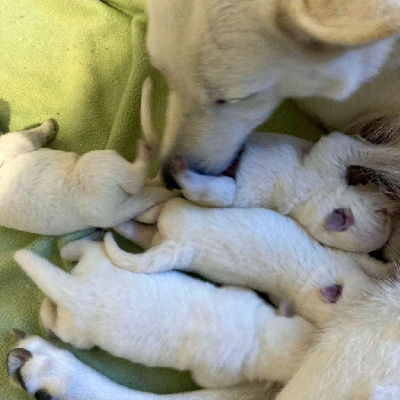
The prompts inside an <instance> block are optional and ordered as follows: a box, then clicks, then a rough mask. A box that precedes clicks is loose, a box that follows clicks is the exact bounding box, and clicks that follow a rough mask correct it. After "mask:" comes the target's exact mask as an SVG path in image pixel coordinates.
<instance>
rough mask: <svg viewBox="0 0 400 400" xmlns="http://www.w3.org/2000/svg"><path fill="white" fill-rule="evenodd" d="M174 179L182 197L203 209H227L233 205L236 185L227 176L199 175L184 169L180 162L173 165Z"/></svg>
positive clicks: (182, 163)
mask: <svg viewBox="0 0 400 400" xmlns="http://www.w3.org/2000/svg"><path fill="white" fill-rule="evenodd" d="M175 170H176V173H175V174H174V178H175V180H176V181H177V183H178V184H179V186H180V187H181V188H182V192H183V195H184V196H185V197H186V198H187V199H188V200H190V201H192V202H193V203H195V204H198V205H200V206H203V207H229V206H231V205H232V204H233V201H234V198H235V193H236V183H235V181H234V179H232V178H229V177H227V176H209V175H201V174H199V173H197V172H194V171H191V170H189V169H187V168H186V165H185V163H184V162H182V161H177V162H176V165H175Z"/></svg>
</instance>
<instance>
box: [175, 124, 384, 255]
mask: <svg viewBox="0 0 400 400" xmlns="http://www.w3.org/2000/svg"><path fill="white" fill-rule="evenodd" d="M374 147H376V146H368V145H367V144H364V143H362V142H360V141H359V140H357V139H355V138H352V137H348V136H345V135H343V134H341V133H339V132H334V133H331V134H330V135H329V136H327V137H323V138H322V139H321V140H320V141H319V142H318V144H316V145H315V146H313V147H312V144H311V143H310V142H307V141H305V140H303V139H299V138H295V137H290V136H288V135H280V134H276V133H255V134H253V135H251V136H250V138H249V140H248V141H247V142H246V145H245V149H244V151H243V154H242V156H241V159H240V161H239V165H238V167H237V172H236V179H234V178H232V177H227V176H219V177H215V176H206V175H201V174H198V173H196V172H195V171H190V170H188V169H186V168H185V165H184V163H182V162H179V161H177V163H176V164H177V173H176V174H175V175H174V177H175V180H176V181H177V182H178V184H179V186H180V187H181V188H182V189H183V194H184V195H185V197H186V198H187V199H189V200H191V201H193V202H194V203H196V204H200V205H202V206H209V207H228V206H233V207H265V208H269V209H273V210H276V211H278V212H279V213H281V214H283V215H288V216H290V217H292V218H293V219H295V220H296V221H297V222H298V223H299V224H300V225H302V226H303V227H304V228H305V229H306V230H307V231H308V232H309V233H310V234H311V235H312V236H313V237H314V239H316V240H317V241H319V242H321V243H322V244H325V245H328V246H332V247H335V248H339V249H342V250H349V251H355V252H365V253H368V252H371V251H373V250H376V249H378V248H380V247H382V246H383V244H384V243H385V242H386V241H387V239H388V237H389V234H390V230H391V218H390V216H389V199H388V198H387V197H386V195H385V194H384V193H382V192H380V190H379V188H378V186H376V185H373V184H369V185H367V186H362V185H357V186H349V185H348V184H347V183H346V172H347V167H348V166H350V165H353V164H355V163H359V162H362V158H363V157H368V154H373V155H374V156H376V155H377V153H378V152H379V150H378V149H375V148H374ZM182 164H183V165H182Z"/></svg>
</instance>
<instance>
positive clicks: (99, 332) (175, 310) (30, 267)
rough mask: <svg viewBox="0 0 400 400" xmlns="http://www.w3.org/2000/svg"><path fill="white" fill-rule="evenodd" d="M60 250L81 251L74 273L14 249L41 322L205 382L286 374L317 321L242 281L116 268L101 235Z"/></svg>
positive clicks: (86, 343) (75, 341) (69, 337)
mask: <svg viewBox="0 0 400 400" xmlns="http://www.w3.org/2000/svg"><path fill="white" fill-rule="evenodd" d="M61 256H62V257H63V258H65V259H68V260H70V261H78V264H77V265H76V267H75V268H74V269H73V271H72V273H71V275H70V274H68V273H66V272H64V271H63V270H61V269H59V268H58V267H56V266H54V265H53V264H51V263H50V262H49V261H47V260H46V259H44V258H41V257H40V256H38V255H36V254H35V253H33V252H31V251H28V250H20V251H18V252H17V253H16V254H15V260H16V261H17V263H18V264H19V265H20V266H21V267H22V269H23V270H24V271H25V272H26V273H27V274H28V275H29V276H30V277H31V278H32V279H33V281H34V282H35V283H36V284H37V285H38V286H39V288H40V289H41V290H43V291H44V293H45V294H46V295H47V296H48V297H49V298H48V299H46V300H45V301H44V302H43V304H42V307H41V319H42V322H43V325H44V327H45V329H46V330H47V331H51V332H52V333H54V334H55V335H56V336H58V337H59V338H60V339H62V340H64V341H66V342H69V343H71V344H72V345H74V346H76V347H78V348H90V347H93V346H99V347H101V348H103V349H105V350H106V351H108V352H110V353H111V354H113V355H115V356H118V357H123V358H126V359H128V360H130V361H133V362H140V363H143V364H146V365H148V366H160V367H170V368H175V369H179V370H189V371H191V372H192V376H193V379H194V380H195V381H196V382H197V383H198V384H199V385H201V386H205V387H213V388H216V387H225V386H230V385H234V384H238V383H243V382H251V381H259V380H268V379H270V380H274V381H281V382H287V381H288V380H289V379H290V378H291V377H292V375H293V374H294V372H295V371H296V370H297V369H298V367H299V366H300V364H301V362H302V359H303V357H304V355H305V353H306V352H307V351H308V349H309V348H310V346H311V344H312V343H313V340H314V335H315V333H316V331H317V328H316V327H315V326H314V325H312V324H310V323H309V322H307V321H305V320H304V319H302V318H301V317H298V316H295V317H293V318H291V317H288V316H279V315H277V313H276V311H275V310H274V308H273V307H271V306H270V305H268V304H266V303H264V301H263V300H262V299H261V298H260V297H258V296H257V294H255V293H254V292H252V291H250V290H248V289H241V288H235V287H222V288H218V287H216V286H215V285H213V284H211V283H208V282H203V281H200V280H197V279H194V278H192V277H189V276H187V275H185V274H182V273H179V272H166V273H163V274H151V275H148V274H132V273H130V272H127V271H124V270H121V269H119V268H116V267H115V266H114V265H112V263H111V261H110V260H109V259H108V258H107V255H106V253H105V251H104V245H103V244H102V243H96V242H93V241H91V240H87V239H83V240H79V241H76V242H72V243H69V244H67V245H66V246H65V247H64V248H63V249H62V251H61ZM11 365H12V362H11ZM11 368H12V367H11ZM22 376H24V374H23V372H22ZM25 384H26V386H27V388H28V391H29V392H34V391H36V390H37V388H32V387H31V386H30V382H29V381H25Z"/></svg>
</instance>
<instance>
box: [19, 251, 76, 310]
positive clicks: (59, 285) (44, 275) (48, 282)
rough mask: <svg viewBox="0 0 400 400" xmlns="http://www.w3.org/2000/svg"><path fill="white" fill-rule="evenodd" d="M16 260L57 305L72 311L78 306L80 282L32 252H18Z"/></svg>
mask: <svg viewBox="0 0 400 400" xmlns="http://www.w3.org/2000/svg"><path fill="white" fill-rule="evenodd" d="M14 260H15V261H16V262H17V264H18V265H19V266H20V267H21V268H22V269H23V270H24V271H25V273H26V274H27V275H28V276H29V277H30V278H31V279H32V280H33V281H34V282H35V283H36V285H37V286H38V287H39V289H40V290H42V291H43V293H44V294H45V295H46V296H48V297H49V298H50V299H51V300H53V301H54V302H55V303H57V304H59V305H61V306H63V307H65V308H67V309H69V310H71V309H73V308H74V307H76V306H77V299H79V296H78V294H79V292H80V291H81V287H80V282H79V281H78V280H77V279H76V278H75V277H74V276H72V275H70V274H68V273H66V272H65V271H63V270H62V269H60V268H58V267H56V266H55V265H53V264H52V263H51V262H49V261H48V260H46V259H45V258H43V257H41V256H39V255H37V254H36V253H34V252H32V251H31V250H26V249H22V250H18V251H17V252H16V253H15V254H14Z"/></svg>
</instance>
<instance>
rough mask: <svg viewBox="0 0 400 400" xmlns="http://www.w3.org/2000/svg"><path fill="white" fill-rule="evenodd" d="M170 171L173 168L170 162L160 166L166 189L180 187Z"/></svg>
mask: <svg viewBox="0 0 400 400" xmlns="http://www.w3.org/2000/svg"><path fill="white" fill-rule="evenodd" d="M172 172H173V168H172V165H171V163H166V164H165V165H164V166H163V167H162V176H163V179H164V182H165V185H166V186H167V188H168V189H180V187H179V185H178V183H177V182H176V180H175V178H174V175H173V173H172Z"/></svg>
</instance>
